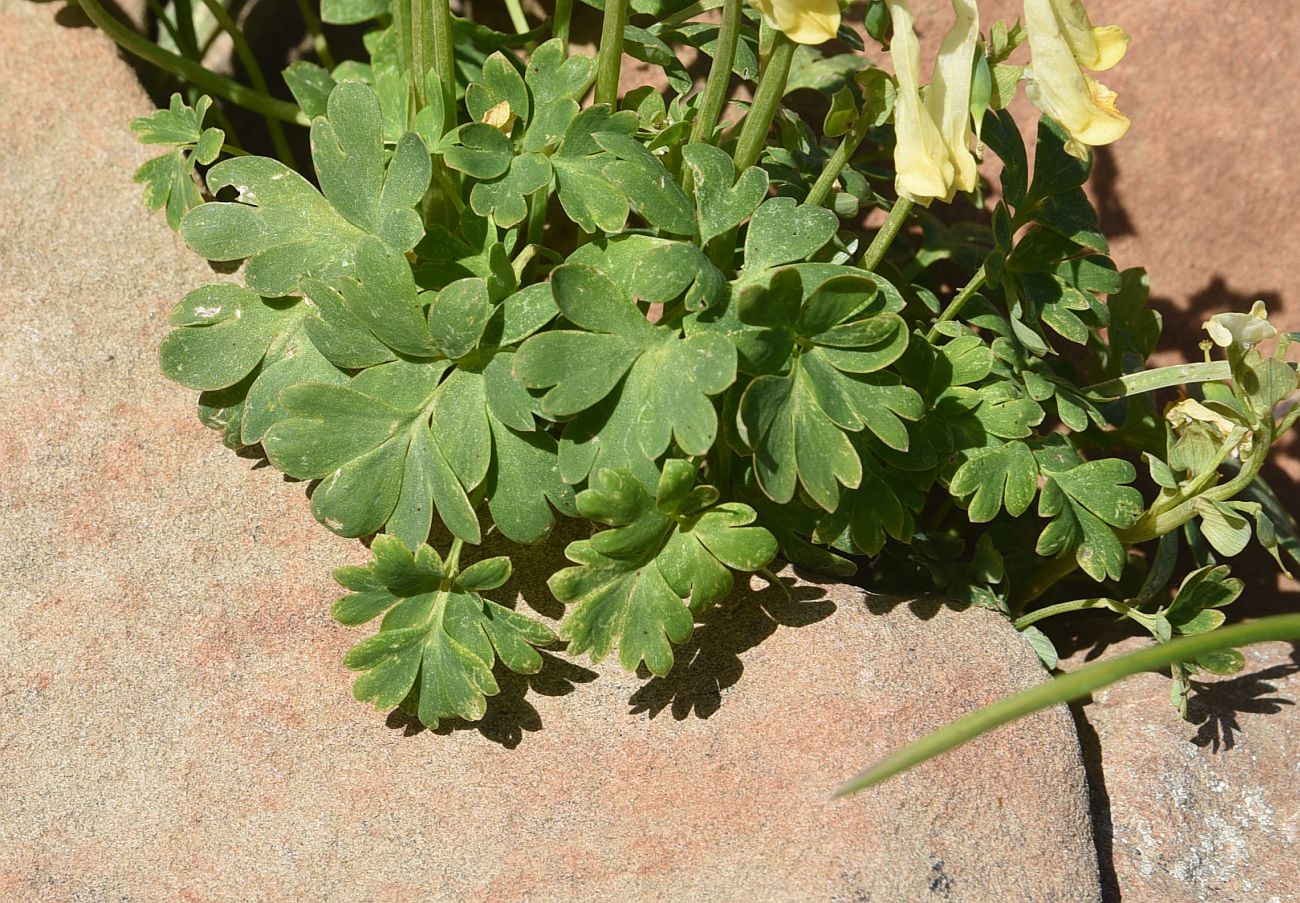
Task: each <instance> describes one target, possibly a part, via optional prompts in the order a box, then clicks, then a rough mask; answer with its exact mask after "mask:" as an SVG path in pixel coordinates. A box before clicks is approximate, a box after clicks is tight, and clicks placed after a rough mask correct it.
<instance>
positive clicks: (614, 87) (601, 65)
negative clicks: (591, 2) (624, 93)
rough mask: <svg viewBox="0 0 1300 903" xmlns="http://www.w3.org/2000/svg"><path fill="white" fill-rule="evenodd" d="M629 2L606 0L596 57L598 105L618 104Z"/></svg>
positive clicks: (612, 105) (612, 106)
mask: <svg viewBox="0 0 1300 903" xmlns="http://www.w3.org/2000/svg"><path fill="white" fill-rule="evenodd" d="M627 10H628V0H605V24H604V27H603V28H602V29H601V32H600V53H599V55H598V56H597V57H596V103H607V104H609V106H610V108H611V109H613V108H614V107H615V106H616V105H617V104H618V77H619V73H620V71H621V69H622V66H623V30H624V29H625V28H627Z"/></svg>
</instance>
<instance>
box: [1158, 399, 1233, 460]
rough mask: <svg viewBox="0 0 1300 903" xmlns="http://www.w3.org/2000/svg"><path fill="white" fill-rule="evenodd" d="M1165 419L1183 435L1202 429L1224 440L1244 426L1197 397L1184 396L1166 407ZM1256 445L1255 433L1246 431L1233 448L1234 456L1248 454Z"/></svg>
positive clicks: (1175, 430)
mask: <svg viewBox="0 0 1300 903" xmlns="http://www.w3.org/2000/svg"><path fill="white" fill-rule="evenodd" d="M1165 420H1167V421H1169V425H1170V426H1172V427H1173V428H1174V432H1176V433H1177V434H1178V435H1180V436H1181V435H1183V434H1184V433H1186V432H1187V431H1188V430H1196V429H1200V430H1202V431H1203V432H1206V433H1208V434H1210V435H1212V436H1213V437H1214V438H1216V439H1218V440H1220V441H1222V440H1224V439H1227V438H1228V437H1229V436H1231V435H1232V431H1233V430H1235V429H1237V428H1239V427H1241V426H1244V424H1240V423H1236V422H1234V421H1232V420H1229V419H1228V418H1227V417H1224V416H1223V415H1222V414H1220V413H1219V412H1218V411H1215V410H1213V409H1212V408H1208V407H1206V406H1205V405H1203V404H1201V403H1200V402H1199V401H1197V400H1196V399H1195V398H1184V399H1183V400H1182V401H1179V402H1177V403H1175V404H1171V405H1170V406H1169V407H1167V408H1165ZM1254 447H1255V434H1254V433H1252V432H1250V431H1249V430H1247V431H1246V433H1245V435H1243V436H1242V437H1241V441H1240V442H1238V443H1237V447H1236V448H1234V449H1233V450H1232V454H1233V455H1234V456H1238V455H1241V456H1248V455H1249V454H1250V452H1251V450H1252V449H1253V448H1254Z"/></svg>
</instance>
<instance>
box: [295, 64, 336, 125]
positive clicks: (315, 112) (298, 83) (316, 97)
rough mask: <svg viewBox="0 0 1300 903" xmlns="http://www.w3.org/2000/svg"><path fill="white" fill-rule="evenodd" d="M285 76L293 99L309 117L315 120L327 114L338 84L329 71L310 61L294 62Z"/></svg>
mask: <svg viewBox="0 0 1300 903" xmlns="http://www.w3.org/2000/svg"><path fill="white" fill-rule="evenodd" d="M283 75H284V83H285V84H286V85H288V86H289V91H290V92H292V94H293V99H294V100H296V101H298V106H300V107H302V111H303V112H304V113H306V114H307V116H309V117H310V118H312V119H315V118H316V117H317V116H324V115H325V114H326V112H327V111H328V105H329V96H330V92H331V91H333V90H334V86H335V85H336V84H338V82H336V81H335V80H334V76H332V75H330V73H329V70H328V69H326V68H325V67H323V66H318V65H316V64H315V63H313V62H310V61H308V60H294V61H293V62H292V63H290V64H289V66H288V68H286V69H285V70H284V73H283Z"/></svg>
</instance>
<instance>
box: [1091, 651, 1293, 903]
mask: <svg viewBox="0 0 1300 903" xmlns="http://www.w3.org/2000/svg"><path fill="white" fill-rule="evenodd" d="M1146 643H1147V641H1145V640H1127V641H1124V642H1122V643H1119V644H1116V645H1115V646H1112V647H1111V648H1110V649H1108V650H1107V652H1106V655H1117V654H1120V653H1121V652H1124V651H1127V650H1131V649H1135V648H1138V647H1140V646H1142V645H1145V644H1146ZM1243 652H1244V654H1245V656H1246V668H1245V670H1243V671H1242V672H1241V673H1240V674H1239V675H1237V676H1235V677H1230V678H1217V679H1216V678H1211V679H1210V680H1208V681H1206V682H1205V683H1200V682H1198V683H1197V684H1196V690H1197V692H1196V693H1195V695H1194V697H1193V699H1192V701H1191V705H1190V707H1189V712H1188V714H1189V719H1190V720H1189V721H1183V720H1181V719H1179V718H1178V717H1177V715H1176V714H1175V713H1174V711H1173V709H1172V708H1171V707H1170V706H1169V703H1168V699H1169V678H1168V677H1166V676H1164V675H1161V674H1143V675H1139V676H1137V677H1133V678H1131V679H1129V680H1127V681H1124V682H1123V683H1120V684H1117V685H1116V686H1113V687H1109V688H1107V689H1105V690H1102V691H1100V692H1099V693H1097V694H1096V695H1095V696H1094V698H1093V699H1092V701H1091V702H1090V703H1089V704H1088V705H1086V706H1084V707H1083V708H1082V713H1083V717H1084V718H1085V719H1086V723H1085V724H1084V726H1083V727H1082V731H1083V736H1084V746H1085V751H1086V752H1085V754H1086V755H1087V756H1088V757H1089V759H1090V760H1091V762H1092V763H1094V765H1095V764H1100V766H1101V768H1100V771H1098V770H1097V769H1095V768H1094V770H1093V777H1094V780H1095V786H1094V791H1095V793H1094V800H1095V802H1096V804H1097V809H1096V811H1095V814H1094V818H1095V821H1096V824H1097V832H1098V835H1099V846H1100V853H1101V867H1102V871H1103V874H1104V875H1106V876H1107V880H1106V883H1107V885H1109V886H1112V887H1116V888H1118V890H1119V892H1120V893H1121V894H1122V896H1123V899H1124V900H1125V901H1133V903H1146V901H1149V903H1184V901H1188V903H1191V901H1197V903H1209V901H1214V903H1218V901H1243V903H1245V901H1254V903H1287V901H1292V900H1295V899H1296V894H1297V888H1300V866H1298V865H1297V863H1296V858H1295V850H1296V846H1297V844H1300V760H1297V757H1296V750H1297V749H1300V714H1297V709H1296V703H1297V701H1300V647H1296V646H1293V645H1292V644H1289V643H1265V644H1262V645H1259V646H1255V647H1251V648H1248V649H1245V650H1243ZM1099 776H1100V777H1101V779H1100V780H1096V779H1097V778H1098V777H1099Z"/></svg>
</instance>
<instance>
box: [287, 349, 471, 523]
mask: <svg viewBox="0 0 1300 903" xmlns="http://www.w3.org/2000/svg"><path fill="white" fill-rule="evenodd" d="M447 367H448V364H447V363H446V362H438V363H436V364H411V363H406V362H404V361H395V362H393V363H390V364H384V365H381V366H379V367H374V368H371V369H370V370H366V371H364V372H363V373H362V374H360V375H359V376H356V377H354V378H353V379H352V380H351V382H350V384H349V385H347V386H334V385H320V384H314V383H307V384H303V385H297V386H292V387H290V388H289V389H286V390H285V391H284V392H283V393H282V395H281V403H282V404H283V406H284V408H285V410H286V411H287V412H288V416H287V417H286V418H285V419H283V420H281V421H279V422H278V423H276V424H275V425H274V426H272V427H271V429H270V430H269V431H268V432H267V434H266V436H265V437H264V439H263V441H262V444H263V447H264V448H265V449H266V453H267V457H268V458H269V459H270V461H271V463H272V464H273V465H275V466H276V467H277V468H278V469H280V470H282V471H284V472H285V473H287V474H289V475H290V476H293V477H298V478H301V479H321V480H322V482H321V484H320V485H319V486H317V487H316V490H315V492H314V493H313V494H312V513H313V514H315V515H316V518H317V520H319V521H321V523H323V524H325V526H327V527H329V528H330V529H331V530H333V531H334V532H336V533H338V534H340V535H343V536H364V535H367V534H370V533H374V532H376V531H378V530H380V529H382V528H383V527H384V526H385V524H387V525H388V526H389V530H390V532H393V533H394V534H395V535H397V536H398V538H399V539H401V540H402V541H403V542H404V543H406V544H407V545H408V546H416V545H419V543H421V542H423V541H424V540H425V539H427V538H428V534H429V529H430V526H431V524H432V518H433V509H434V508H435V507H436V509H437V512H438V515H439V517H440V518H441V519H442V521H443V523H445V524H446V525H447V527H448V529H450V530H451V531H452V532H453V533H455V534H456V535H457V536H459V537H461V538H462V539H464V540H465V541H467V542H473V543H477V542H478V541H479V539H480V532H479V525H478V520H477V517H476V516H475V514H474V510H473V507H472V506H471V505H470V503H469V499H468V496H467V494H466V490H467V489H473V488H474V485H470V486H468V487H467V486H465V485H463V484H462V482H461V479H460V478H459V477H458V475H457V471H456V470H455V469H453V465H452V462H451V461H449V460H448V455H447V454H446V453H445V451H444V449H443V447H442V444H441V443H439V442H436V441H435V436H434V434H433V433H431V432H430V423H429V418H430V415H431V412H432V410H433V407H434V405H435V404H436V402H437V401H438V400H439V397H438V395H437V392H436V390H437V389H438V386H439V380H440V379H441V377H442V375H443V373H445V372H446V370H447ZM454 435H455V436H456V437H457V439H460V440H464V438H465V435H464V432H463V431H460V432H457V433H455V434H454ZM483 441H486V440H485V439H484V438H480V439H479V442H480V444H481V443H482V442H483ZM477 451H478V452H479V454H480V455H481V457H482V458H483V460H484V462H486V461H487V459H488V455H489V454H490V447H489V448H479V449H478V450H477ZM462 469H469V467H468V466H465V467H463V468H462ZM479 470H480V472H481V471H482V470H486V463H485V464H484V465H483V466H482V467H481V468H479ZM480 479H481V477H480ZM430 500H432V503H433V504H432V505H430Z"/></svg>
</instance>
